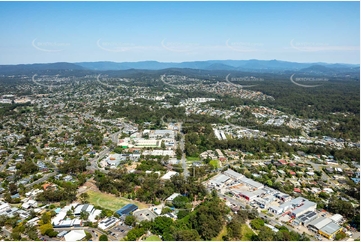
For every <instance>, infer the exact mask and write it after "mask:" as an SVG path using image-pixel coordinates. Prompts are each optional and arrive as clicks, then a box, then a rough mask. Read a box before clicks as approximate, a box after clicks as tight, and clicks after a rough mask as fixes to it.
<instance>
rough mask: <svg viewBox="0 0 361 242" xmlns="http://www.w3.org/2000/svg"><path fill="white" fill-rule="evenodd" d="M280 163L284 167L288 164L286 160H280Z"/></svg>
mask: <svg viewBox="0 0 361 242" xmlns="http://www.w3.org/2000/svg"><path fill="white" fill-rule="evenodd" d="M278 162H279V163H281V164H282V165H286V164H287V161H285V160H278Z"/></svg>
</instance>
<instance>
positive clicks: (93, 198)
mask: <svg viewBox="0 0 361 242" xmlns="http://www.w3.org/2000/svg"><path fill="white" fill-rule="evenodd" d="M87 193H88V195H89V203H90V204H93V205H94V206H100V207H102V208H106V209H109V210H111V211H114V212H115V211H117V210H119V209H120V208H121V207H123V206H124V205H126V204H128V203H133V204H135V205H137V206H138V208H139V209H143V208H147V207H148V206H147V205H146V204H144V203H140V202H135V201H132V200H129V199H126V198H123V197H116V196H114V195H112V194H107V193H102V192H97V191H92V190H90V191H88V192H87Z"/></svg>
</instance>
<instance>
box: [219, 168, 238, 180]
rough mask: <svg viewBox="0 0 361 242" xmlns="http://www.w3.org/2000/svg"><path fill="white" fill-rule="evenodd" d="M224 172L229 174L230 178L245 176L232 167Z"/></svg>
mask: <svg viewBox="0 0 361 242" xmlns="http://www.w3.org/2000/svg"><path fill="white" fill-rule="evenodd" d="M223 174H224V175H226V176H229V177H230V178H235V179H239V178H242V177H243V175H242V174H241V173H238V172H235V171H234V170H232V169H228V170H226V171H225V172H223Z"/></svg>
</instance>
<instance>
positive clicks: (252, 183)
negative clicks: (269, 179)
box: [241, 177, 264, 189]
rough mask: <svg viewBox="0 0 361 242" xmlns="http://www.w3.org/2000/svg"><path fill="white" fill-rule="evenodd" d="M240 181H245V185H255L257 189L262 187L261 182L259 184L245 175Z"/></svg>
mask: <svg viewBox="0 0 361 242" xmlns="http://www.w3.org/2000/svg"><path fill="white" fill-rule="evenodd" d="M241 182H243V183H246V184H247V185H249V186H251V187H255V188H257V189H259V188H262V187H264V185H263V184H261V183H259V182H256V181H254V180H252V179H248V178H246V177H243V178H242V179H241Z"/></svg>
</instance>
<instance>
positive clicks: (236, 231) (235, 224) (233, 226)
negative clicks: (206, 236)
mask: <svg viewBox="0 0 361 242" xmlns="http://www.w3.org/2000/svg"><path fill="white" fill-rule="evenodd" d="M227 231H228V236H229V237H230V238H232V239H233V240H240V239H241V237H242V224H241V223H240V222H239V221H237V220H236V219H232V221H231V222H230V223H229V224H228V225H227Z"/></svg>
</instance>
